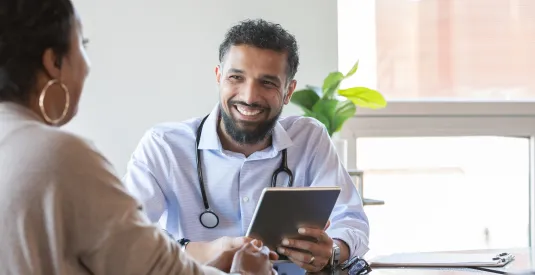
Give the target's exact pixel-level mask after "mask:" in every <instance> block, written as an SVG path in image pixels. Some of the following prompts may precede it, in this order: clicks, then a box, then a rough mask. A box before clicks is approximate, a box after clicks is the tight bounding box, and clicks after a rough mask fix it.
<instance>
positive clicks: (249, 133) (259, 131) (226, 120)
mask: <svg viewBox="0 0 535 275" xmlns="http://www.w3.org/2000/svg"><path fill="white" fill-rule="evenodd" d="M228 106H229V108H232V104H230V102H229V104H228ZM219 110H220V113H221V118H222V120H223V125H224V126H225V131H226V132H227V134H228V135H229V136H230V137H231V138H232V139H233V140H234V141H235V142H236V143H238V144H244V145H245V144H248V145H252V144H257V143H260V142H262V141H264V140H265V139H266V138H267V137H269V136H271V134H272V133H273V129H274V127H275V124H276V123H277V121H278V120H279V117H280V115H281V113H282V108H281V109H280V110H279V112H278V113H277V115H276V116H275V117H273V118H271V119H269V120H266V121H262V122H249V123H250V124H251V125H254V124H255V125H256V127H255V128H254V129H253V130H247V129H242V128H240V127H239V125H238V123H237V122H236V121H235V120H234V118H233V117H232V115H231V114H228V113H227V112H226V111H225V109H223V106H222V105H221V103H219ZM241 123H242V124H243V123H248V122H241Z"/></svg>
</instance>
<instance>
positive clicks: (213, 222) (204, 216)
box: [195, 115, 294, 228]
mask: <svg viewBox="0 0 535 275" xmlns="http://www.w3.org/2000/svg"><path fill="white" fill-rule="evenodd" d="M208 116H209V115H207V116H205V117H204V118H203V119H202V121H201V124H200V125H199V128H197V137H196V139H195V145H196V147H195V149H196V150H197V154H196V158H197V175H198V177H199V186H200V188H201V196H202V200H203V204H204V211H203V212H202V213H201V215H200V216H199V221H200V222H201V224H202V226H204V227H206V228H215V227H216V226H217V225H218V224H219V217H218V216H217V214H216V213H214V212H213V211H212V210H210V205H209V204H208V198H207V196H206V190H205V189H204V178H203V175H202V162H201V150H199V142H200V141H201V134H202V127H203V125H204V122H205V121H206V119H207V118H208ZM287 154H288V153H287V150H286V149H283V150H282V161H281V164H280V166H279V168H277V170H275V171H274V172H273V175H272V177H271V187H276V186H277V176H278V175H279V173H281V172H284V173H286V174H288V187H292V186H293V183H294V176H293V173H292V171H291V170H290V169H289V168H288V163H287V162H288V161H287Z"/></svg>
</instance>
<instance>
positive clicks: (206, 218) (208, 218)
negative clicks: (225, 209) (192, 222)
mask: <svg viewBox="0 0 535 275" xmlns="http://www.w3.org/2000/svg"><path fill="white" fill-rule="evenodd" d="M199 220H200V222H201V224H202V226H204V227H206V228H215V227H216V226H217V225H218V224H219V218H218V217H217V215H216V214H215V213H214V212H212V211H211V210H205V211H204V212H202V214H201V215H200V216H199Z"/></svg>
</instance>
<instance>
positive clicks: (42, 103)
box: [39, 79, 71, 125]
mask: <svg viewBox="0 0 535 275" xmlns="http://www.w3.org/2000/svg"><path fill="white" fill-rule="evenodd" d="M54 84H58V85H59V86H60V88H61V89H62V90H63V92H65V107H64V108H63V113H62V114H61V116H60V117H59V118H57V119H52V118H50V117H49V116H48V114H47V113H46V110H45V96H46V93H47V92H48V89H49V88H50V87H51V86H52V85H54ZM70 102H71V98H70V95H69V90H68V89H67V86H65V85H64V84H63V83H61V82H60V81H59V80H57V79H52V80H50V81H48V82H47V83H46V85H45V87H43V89H42V90H41V94H40V95H39V108H40V109H41V115H43V118H44V119H45V121H46V122H48V123H50V124H52V125H58V124H59V123H60V122H61V121H62V120H64V119H65V117H66V116H67V112H68V111H69V106H70V104H71V103H70Z"/></svg>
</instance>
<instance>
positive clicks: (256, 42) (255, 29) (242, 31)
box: [219, 19, 299, 83]
mask: <svg viewBox="0 0 535 275" xmlns="http://www.w3.org/2000/svg"><path fill="white" fill-rule="evenodd" d="M238 45H248V46H254V47H257V48H260V49H267V50H273V51H277V52H281V53H286V54H287V56H288V60H287V70H286V74H287V80H288V81H287V82H288V83H289V81H290V80H292V79H293V78H294V77H295V74H296V73H297V68H298V67H299V52H298V47H297V42H296V40H295V37H294V36H293V35H292V34H290V33H288V32H287V31H286V30H285V29H283V28H282V26H281V25H279V24H275V23H271V22H268V21H265V20H262V19H256V20H244V21H241V22H240V23H239V24H237V25H235V26H233V27H232V28H230V29H229V30H228V32H227V33H226V35H225V39H224V40H223V43H221V45H220V46H219V62H223V60H224V59H225V55H226V54H227V52H228V51H229V49H230V47H231V46H238Z"/></svg>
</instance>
